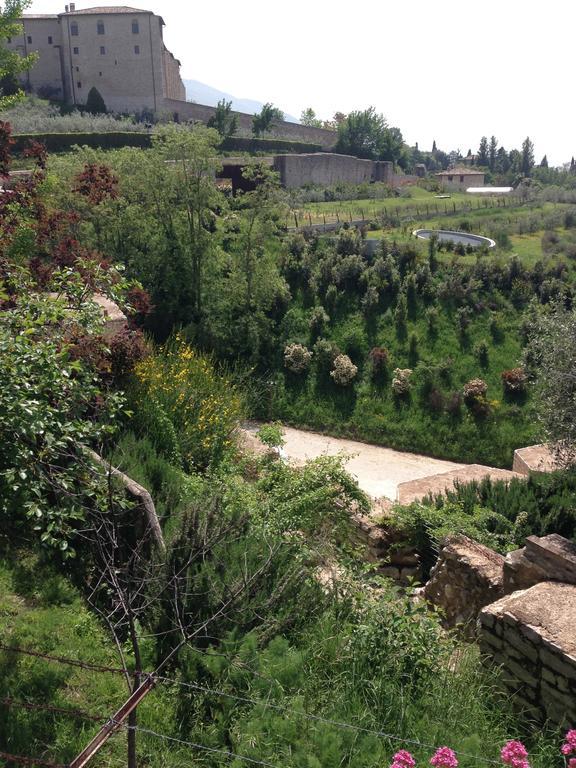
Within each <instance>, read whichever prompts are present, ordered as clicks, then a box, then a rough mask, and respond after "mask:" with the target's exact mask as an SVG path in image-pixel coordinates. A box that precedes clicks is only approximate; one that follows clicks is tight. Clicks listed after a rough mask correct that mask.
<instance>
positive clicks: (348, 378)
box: [330, 355, 358, 387]
mask: <svg viewBox="0 0 576 768" xmlns="http://www.w3.org/2000/svg"><path fill="white" fill-rule="evenodd" d="M357 373H358V367H357V366H355V365H354V363H353V362H352V360H350V358H349V357H348V355H338V357H337V358H336V359H335V360H334V370H332V371H330V376H331V377H332V379H333V380H334V381H335V382H336V384H339V385H340V386H341V387H347V386H348V385H349V384H351V383H352V382H353V381H354V379H355V378H356V374H357Z"/></svg>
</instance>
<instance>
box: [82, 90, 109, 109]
mask: <svg viewBox="0 0 576 768" xmlns="http://www.w3.org/2000/svg"><path fill="white" fill-rule="evenodd" d="M86 109H87V110H88V112H90V113H91V114H93V115H102V114H105V113H106V112H107V109H106V104H105V103H104V99H103V98H102V94H101V93H100V91H99V90H98V88H96V86H92V88H90V90H89V91H88V98H87V99H86Z"/></svg>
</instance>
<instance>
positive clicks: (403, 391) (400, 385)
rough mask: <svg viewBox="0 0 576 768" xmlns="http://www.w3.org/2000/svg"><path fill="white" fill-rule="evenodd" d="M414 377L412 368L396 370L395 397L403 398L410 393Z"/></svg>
mask: <svg viewBox="0 0 576 768" xmlns="http://www.w3.org/2000/svg"><path fill="white" fill-rule="evenodd" d="M411 376H412V369H411V368H396V369H395V370H394V378H393V379H392V390H393V392H394V394H395V395H398V396H399V397H403V396H405V395H407V394H408V393H409V392H410V387H411V384H410V377H411Z"/></svg>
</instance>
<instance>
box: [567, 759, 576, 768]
mask: <svg viewBox="0 0 576 768" xmlns="http://www.w3.org/2000/svg"><path fill="white" fill-rule="evenodd" d="M568 768H576V757H571V758H570V760H568Z"/></svg>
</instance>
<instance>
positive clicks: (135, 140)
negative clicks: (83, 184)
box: [14, 131, 152, 153]
mask: <svg viewBox="0 0 576 768" xmlns="http://www.w3.org/2000/svg"><path fill="white" fill-rule="evenodd" d="M14 139H15V145H14V150H15V152H18V153H22V152H23V151H24V149H25V148H26V146H27V145H28V144H29V142H30V141H39V142H40V143H42V144H44V146H45V147H46V149H47V150H48V152H69V151H70V150H71V149H72V147H75V146H80V147H91V148H93V149H119V148H120V147H141V148H143V149H149V148H150V147H151V146H152V137H151V136H150V135H149V134H147V133H140V132H136V131H134V132H127V131H124V132H119V131H108V132H101V133H95V132H93V133H28V134H26V133H21V134H17V135H16V136H14Z"/></svg>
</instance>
